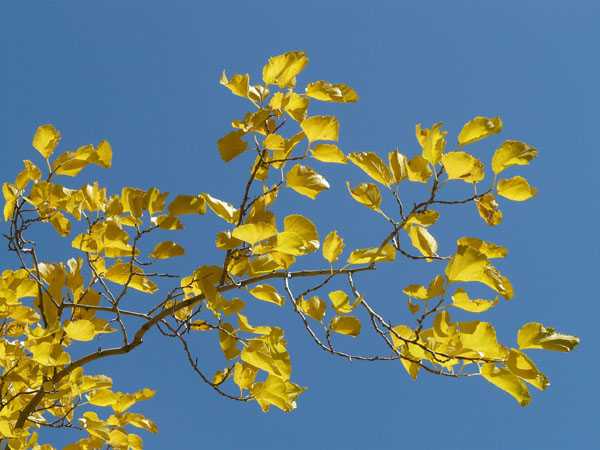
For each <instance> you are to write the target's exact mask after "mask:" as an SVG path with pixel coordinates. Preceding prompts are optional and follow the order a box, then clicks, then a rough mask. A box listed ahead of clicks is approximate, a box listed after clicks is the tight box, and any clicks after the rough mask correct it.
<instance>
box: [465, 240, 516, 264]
mask: <svg viewBox="0 0 600 450" xmlns="http://www.w3.org/2000/svg"><path fill="white" fill-rule="evenodd" d="M456 244H457V245H459V246H460V245H468V246H469V247H472V248H474V249H475V250H477V251H478V252H481V253H483V254H484V255H485V256H487V258H488V259H493V258H504V257H505V256H506V255H507V254H508V249H507V248H506V247H502V246H501V245H497V244H494V243H492V242H487V241H484V240H481V239H478V238H474V237H461V238H460V239H458V240H457V241H456Z"/></svg>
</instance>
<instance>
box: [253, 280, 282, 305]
mask: <svg viewBox="0 0 600 450" xmlns="http://www.w3.org/2000/svg"><path fill="white" fill-rule="evenodd" d="M248 292H250V294H251V295H252V296H253V297H255V298H257V299H259V300H262V301H265V302H270V303H275V304H276V305H278V306H281V305H283V297H282V296H281V295H279V292H277V289H275V288H274V287H273V286H271V285H269V284H257V285H256V286H254V287H253V288H252V289H250V290H249V291H248Z"/></svg>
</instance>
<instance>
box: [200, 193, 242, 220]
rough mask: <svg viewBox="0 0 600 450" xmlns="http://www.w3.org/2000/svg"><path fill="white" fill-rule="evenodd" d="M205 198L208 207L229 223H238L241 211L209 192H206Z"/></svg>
mask: <svg viewBox="0 0 600 450" xmlns="http://www.w3.org/2000/svg"><path fill="white" fill-rule="evenodd" d="M204 199H205V200H206V203H207V204H208V207H209V208H210V209H211V210H212V212H214V213H215V214H216V215H217V216H219V217H220V218H221V219H223V220H224V221H226V222H229V223H236V222H237V220H238V217H239V214H240V212H239V211H238V210H237V209H236V208H235V207H234V206H233V205H231V204H230V203H227V202H224V201H223V200H219V199H218V198H215V197H213V196H211V195H209V194H204Z"/></svg>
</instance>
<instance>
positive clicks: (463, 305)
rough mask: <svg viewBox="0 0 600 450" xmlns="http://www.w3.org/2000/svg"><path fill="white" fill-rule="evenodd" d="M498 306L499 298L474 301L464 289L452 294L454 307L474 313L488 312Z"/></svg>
mask: <svg viewBox="0 0 600 450" xmlns="http://www.w3.org/2000/svg"><path fill="white" fill-rule="evenodd" d="M496 304H498V298H497V297H496V299H495V300H482V299H472V298H469V294H467V292H466V291H465V290H464V289H457V290H456V292H455V293H454V294H452V306H454V307H456V308H459V309H463V310H465V311H469V312H472V313H480V312H484V311H487V310H488V309H490V308H492V307H494V306H496Z"/></svg>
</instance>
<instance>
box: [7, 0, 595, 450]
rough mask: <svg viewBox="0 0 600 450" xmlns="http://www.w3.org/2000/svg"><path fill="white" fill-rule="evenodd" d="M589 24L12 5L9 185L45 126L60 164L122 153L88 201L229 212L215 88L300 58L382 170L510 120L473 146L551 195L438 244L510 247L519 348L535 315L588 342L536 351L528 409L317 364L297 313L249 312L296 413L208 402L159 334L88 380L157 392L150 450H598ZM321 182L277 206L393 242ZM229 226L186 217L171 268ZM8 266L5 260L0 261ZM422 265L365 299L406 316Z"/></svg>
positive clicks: (536, 10) (535, 6)
mask: <svg viewBox="0 0 600 450" xmlns="http://www.w3.org/2000/svg"><path fill="white" fill-rule="evenodd" d="M599 19H600V6H599V5H598V4H597V3H596V2H592V1H578V2H559V1H545V2H542V1H508V2H494V3H492V2H476V1H453V2H443V1H437V2H432V1H422V2H399V1H378V2H375V1H373V2H358V1H344V2H342V1H328V2H316V1H303V2H283V1H279V2H275V1H266V0H265V1H261V2H242V1H230V2H221V3H218V2H193V1H171V2H160V1H144V2H142V1H126V2H124V1H121V2H117V1H105V2H75V1H66V0H64V1H45V2H32V1H21V2H5V3H3V4H2V6H0V55H2V64H1V65H0V133H1V135H2V137H3V145H2V147H3V150H2V151H1V152H0V178H1V179H2V181H4V180H9V179H12V178H13V177H14V175H15V174H16V172H17V171H18V170H20V167H21V160H22V159H34V160H35V158H37V155H35V154H34V153H35V151H34V150H33V149H32V148H31V146H30V142H31V137H32V134H33V131H34V130H35V127H36V126H37V125H39V124H42V123H53V124H55V125H56V126H57V127H58V128H59V129H60V130H61V131H62V133H63V136H64V139H63V145H62V148H63V149H67V148H73V147H75V146H78V145H81V144H85V143H96V142H98V141H99V140H100V139H102V138H106V139H108V140H109V141H110V142H111V143H112V146H113V150H114V153H115V156H114V161H113V169H111V170H110V171H107V172H106V171H105V172H101V171H96V170H90V171H89V172H87V173H86V172H84V174H83V175H81V176H80V178H79V180H76V181H75V184H76V185H78V184H82V183H84V182H87V181H90V180H92V179H96V178H97V179H99V180H100V181H101V183H103V184H104V185H106V186H108V187H109V188H111V189H113V190H116V189H119V188H120V186H122V185H124V184H126V185H130V186H139V187H142V188H148V187H150V186H154V185H157V186H160V188H161V189H162V190H166V191H170V192H173V193H197V192H210V193H213V194H214V195H216V196H218V197H220V198H224V199H227V200H230V201H232V202H235V203H237V202H238V199H239V197H240V193H241V191H240V189H241V184H242V180H243V179H244V176H245V170H246V169H245V166H244V164H242V163H241V162H237V163H232V164H230V165H227V166H226V165H225V164H223V162H222V161H221V160H220V158H219V156H218V152H217V149H216V141H217V139H219V138H220V137H221V136H222V135H224V134H225V133H226V132H228V131H229V128H228V124H229V122H230V121H231V120H232V119H235V118H238V117H241V116H242V114H243V112H244V111H245V110H246V109H245V108H247V105H245V104H244V102H243V100H242V99H239V98H236V97H234V96H232V95H231V94H230V93H229V92H228V91H227V90H226V89H224V88H223V87H222V86H220V85H219V84H218V78H219V75H220V72H221V70H222V69H227V70H228V72H229V73H236V72H250V74H251V76H252V77H254V78H255V79H256V78H257V77H258V76H259V75H260V69H261V67H262V65H263V64H264V62H265V61H266V59H267V58H268V57H269V56H271V55H274V54H278V53H281V52H284V51H287V50H296V49H299V50H305V51H306V52H307V53H308V55H309V57H310V65H309V67H308V68H307V70H306V71H305V72H304V73H303V74H302V76H301V77H300V79H299V83H300V84H303V83H306V82H309V81H312V80H316V79H325V80H330V81H337V82H346V83H348V84H349V85H351V86H353V87H354V88H355V89H356V90H357V91H358V93H359V95H360V97H361V99H360V101H359V102H358V103H357V104H353V105H337V106H333V107H331V106H330V105H326V106H324V107H323V108H322V111H323V112H324V113H334V114H337V115H338V117H339V118H340V121H341V124H342V125H341V137H340V146H341V147H342V148H343V149H344V150H345V151H347V152H349V151H363V150H373V151H377V152H380V153H381V154H384V153H386V152H387V151H389V150H391V149H392V148H394V147H396V146H398V147H399V148H400V149H401V151H405V152H406V153H409V154H414V153H415V152H416V148H417V147H416V146H417V144H416V141H415V138H414V125H415V124H416V123H417V122H422V123H423V124H425V125H430V124H431V123H433V122H435V121H443V122H444V123H445V125H446V127H447V129H449V130H450V135H451V136H456V133H457V132H458V130H459V129H460V127H461V126H462V124H463V123H464V122H466V121H467V120H469V119H470V118H472V117H473V116H475V115H488V116H492V115H500V116H501V117H502V118H503V120H504V124H505V127H504V132H503V133H502V135H501V136H499V137H494V138H492V139H490V140H489V141H484V142H482V143H480V144H477V146H476V147H474V149H476V152H480V153H479V155H480V156H481V157H482V159H484V160H486V159H487V160H489V157H490V156H491V154H492V151H493V149H494V148H495V147H496V146H497V145H498V144H499V143H500V142H501V141H502V139H505V138H515V139H521V140H524V141H526V142H528V143H530V144H531V145H534V146H535V147H537V148H538V149H539V150H540V155H539V158H538V159H537V160H536V161H535V162H534V163H533V164H532V165H531V166H529V167H526V168H524V169H518V170H515V172H514V173H515V174H516V173H519V174H523V175H525V176H527V177H528V179H530V180H531V182H532V183H533V184H534V185H535V186H537V187H538V188H539V191H540V193H539V196H538V197H537V198H535V199H534V200H532V201H530V202H527V203H524V204H521V203H510V202H503V210H504V213H505V221H504V223H503V224H502V225H501V226H500V227H498V228H495V229H488V228H485V226H484V225H483V224H482V223H481V222H480V221H479V220H478V218H477V217H476V215H475V213H474V211H473V209H472V208H471V207H468V208H467V207H464V208H463V209H456V210H454V209H451V210H448V215H449V216H450V217H449V218H448V219H447V222H445V226H439V227H438V228H437V229H436V232H437V234H436V236H437V237H438V239H439V240H440V242H444V244H443V245H445V246H447V247H446V248H450V247H451V246H452V245H453V244H452V242H453V239H455V238H456V237H457V235H456V233H459V235H462V234H472V235H475V236H481V237H484V238H488V239H490V240H492V241H495V242H498V243H501V244H503V245H506V246H508V247H509V249H510V256H509V258H508V259H507V260H506V261H504V262H503V263H502V265H501V268H502V270H503V271H504V272H505V273H506V274H507V275H508V276H509V277H510V278H511V280H512V281H513V284H514V285H515V288H516V292H517V295H516V296H515V299H514V300H513V301H512V302H511V303H506V302H504V303H502V304H501V305H500V306H499V307H497V308H496V310H494V311H493V312H491V313H490V314H489V315H488V317H486V319H489V320H492V321H494V323H496V324H497V328H498V333H499V334H500V336H501V337H502V338H503V339H504V340H505V341H506V342H507V343H510V342H514V341H511V339H514V336H515V332H516V330H517V329H518V328H519V327H520V325H521V324H523V323H525V322H528V321H532V320H536V321H540V322H543V323H545V324H547V325H550V326H555V327H556V328H558V329H559V330H561V331H565V332H569V333H573V334H577V335H579V336H580V337H581V338H582V344H581V345H580V347H579V348H577V349H576V351H574V352H573V353H572V354H557V353H549V352H546V353H544V352H542V353H535V354H534V355H533V356H534V358H535V360H536V361H537V362H538V366H539V367H540V368H541V369H542V370H544V371H545V373H546V374H547V375H548V376H549V378H550V381H551V383H552V385H551V387H550V389H549V390H547V391H546V392H542V393H540V392H537V391H536V392H534V393H533V395H534V399H533V402H532V403H531V405H530V406H529V407H527V408H525V409H522V408H520V407H519V406H518V405H517V404H516V403H515V402H514V401H513V400H512V399H511V398H510V397H509V396H508V395H506V394H504V393H503V392H501V391H499V390H497V389H495V388H494V387H493V386H491V385H489V384H487V383H485V382H484V381H483V380H481V379H479V378H471V379H468V380H462V381H458V382H457V381H455V380H448V379H440V378H438V377H432V376H422V377H421V378H420V379H419V380H418V381H417V382H413V381H411V380H410V379H409V378H408V377H407V376H406V374H405V372H404V371H403V370H402V368H401V367H399V365H397V364H387V365H385V364H384V365H371V364H359V363H352V364H350V363H348V362H345V361H337V360H333V359H332V358H331V357H329V356H328V355H325V354H323V353H319V350H318V349H317V348H316V347H315V346H314V344H313V343H312V342H310V341H309V338H308V337H307V336H306V335H305V334H303V329H302V328H301V326H300V324H299V323H298V322H297V321H295V320H294V319H295V317H293V315H292V313H291V311H290V310H289V309H285V310H277V311H276V312H273V308H263V309H260V310H258V309H257V314H260V313H262V312H264V314H266V315H267V316H268V317H269V319H272V320H274V321H275V322H276V323H279V324H281V325H284V326H286V327H287V328H288V331H287V337H288V341H289V347H290V352H291V354H292V359H293V364H294V374H295V379H296V380H297V382H298V383H300V384H302V385H304V386H308V387H309V390H308V391H307V392H306V393H305V394H304V395H303V396H302V397H301V398H300V400H299V407H298V409H297V410H296V411H294V412H293V413H291V414H287V415H286V414H282V413H280V412H279V411H276V410H273V411H272V412H270V413H268V414H263V413H261V412H260V411H259V409H258V407H257V405H256V404H254V403H252V404H247V405H243V404H238V403H235V402H228V401H226V400H224V399H222V398H220V397H218V396H216V395H215V394H214V393H213V392H212V391H211V390H210V389H209V388H208V387H207V386H206V385H204V384H202V383H200V382H199V381H198V380H197V379H196V378H195V376H194V375H193V373H192V372H191V370H190V369H189V368H188V367H187V366H186V362H185V361H184V356H183V354H182V353H181V350H180V349H179V348H178V347H177V346H176V344H175V343H173V342H166V341H164V340H163V339H159V338H158V337H157V336H151V337H150V339H149V340H148V341H147V342H146V343H145V344H144V345H143V347H142V348H140V349H139V350H137V351H136V352H135V353H133V354H131V355H130V357H128V358H120V359H114V360H107V361H105V362H103V363H102V364H98V366H96V367H94V369H95V370H98V371H102V372H104V373H107V374H109V375H111V376H113V377H114V379H115V387H116V388H117V389H122V390H129V389H137V388H141V387H142V386H149V387H152V388H155V389H156V390H157V391H158V394H157V396H156V398H155V399H153V400H151V401H149V402H146V404H144V405H141V407H140V408H139V410H141V411H144V412H145V413H147V414H148V416H150V417H152V418H153V419H154V420H155V421H156V422H157V423H158V425H159V428H160V432H159V434H158V435H156V436H151V435H144V439H145V443H146V448H148V449H171V448H201V447H202V448H204V447H205V448H213V447H218V448H221V449H259V448H260V449H275V448H281V447H285V448H287V449H290V450H292V449H301V448H302V449H305V448H314V449H396V448H401V447H414V446H419V448H421V449H485V450H487V449H494V450H497V449H571V448H591V447H592V446H593V445H596V443H597V442H598V439H599V438H600V434H599V432H598V427H597V417H598V414H597V404H598V401H599V400H600V398H599V394H598V389H597V384H596V382H597V378H598V377H597V373H598V370H599V368H600V367H599V366H598V363H597V359H596V355H597V349H596V345H597V344H598V339H597V334H596V333H597V319H596V318H597V316H598V313H599V312H600V311H599V308H598V303H597V290H596V289H595V287H594V286H595V280H596V278H597V276H598V275H597V270H598V258H599V257H600V245H599V244H598V240H597V230H598V218H599V214H600V211H599V208H598V201H597V193H598V192H599V188H600V182H599V181H598V178H597V166H596V164H598V163H599V162H600V158H599V157H598V153H597V139H596V138H595V135H596V133H595V132H594V131H593V130H594V127H595V126H596V119H597V117H598V112H597V105H598V101H599V100H600V98H599V95H598V94H599V89H598V87H597V84H598V81H597V80H598V79H599V75H600V70H599V67H600V66H599V63H598V58H597V56H596V55H597V44H598V42H600V32H599V31H598V27H597V23H598V20H599ZM323 172H324V173H325V174H327V175H330V176H331V179H332V180H333V181H334V182H335V183H337V184H335V185H334V188H335V189H332V191H331V192H330V193H327V195H326V196H323V198H322V199H320V200H319V201H317V202H310V201H309V200H307V199H306V200H305V199H303V198H300V197H299V196H297V195H295V194H293V193H285V194H284V195H283V196H282V199H281V202H282V203H283V202H284V201H286V202H287V204H288V205H289V206H288V207H287V208H286V211H289V212H302V213H305V214H307V215H310V216H311V217H312V218H314V219H315V221H316V222H317V225H318V227H319V230H320V231H321V234H322V235H324V234H325V233H326V232H327V231H328V230H330V229H332V228H334V227H336V228H338V229H339V230H340V231H341V233H342V235H343V236H344V237H345V238H346V239H347V241H348V243H349V245H351V246H353V247H361V246H368V245H370V244H373V242H368V240H369V238H370V237H371V236H378V234H377V233H380V234H381V233H383V232H384V231H383V230H384V228H383V227H382V225H381V224H379V223H377V224H375V225H373V224H374V223H375V222H376V218H375V217H374V216H373V214H372V213H371V212H370V211H368V210H366V208H361V207H360V206H359V205H357V204H355V203H353V202H352V201H351V200H350V199H348V196H347V194H345V193H344V189H343V181H344V180H345V179H350V180H352V181H353V182H354V181H359V180H360V181H365V180H364V177H362V176H361V175H360V174H359V173H358V171H357V170H355V169H353V168H351V167H342V168H339V167H335V168H333V169H332V168H330V167H328V168H325V169H323ZM336 172H337V173H338V174H337V175H336ZM465 192H466V191H465ZM219 226H222V225H221V224H219V223H218V221H217V220H216V219H212V218H210V217H208V216H206V217H203V218H201V219H198V220H197V221H195V222H194V221H190V222H189V224H188V231H187V233H186V234H185V235H184V236H182V238H181V240H182V241H183V242H184V243H186V244H187V245H188V255H187V256H186V257H185V258H183V259H182V260H181V261H180V262H177V263H174V264H173V267H169V268H170V269H172V270H174V271H181V272H185V271H188V272H189V271H190V270H192V269H193V268H194V267H196V266H198V265H201V264H210V263H213V262H217V261H219V259H217V258H219V255H218V254H217V253H216V251H215V250H214V249H213V245H212V239H213V238H212V236H213V234H212V233H214V232H216V231H218V230H219V228H218V227H219ZM457 230H459V231H457ZM463 230H464V231H463ZM48 239H49V241H48V242H46V243H45V244H44V246H45V249H46V251H47V255H48V257H47V259H50V260H52V259H58V258H63V257H67V255H68V253H66V252H65V249H64V244H62V243H61V242H59V239H58V238H57V237H55V236H53V235H52V234H48ZM50 239H51V240H50ZM373 239H375V238H373ZM61 245H62V246H61ZM0 262H2V265H3V267H11V266H12V265H13V264H14V261H12V260H10V259H9V257H8V256H7V255H6V254H3V255H1V256H0ZM437 267H438V269H439V266H437ZM432 270H435V269H432V268H431V267H430V266H428V265H427V264H426V263H423V264H416V265H414V264H396V265H394V266H393V268H389V269H385V270H384V271H383V272H382V273H381V274H377V276H375V275H369V276H366V277H365V278H364V279H363V280H361V286H364V288H363V290H364V291H365V294H366V295H367V298H369V299H372V302H374V303H375V304H378V305H379V304H380V305H381V307H382V308H383V309H385V310H386V311H390V312H394V313H395V314H397V316H396V317H399V318H402V317H404V319H405V320H408V319H407V317H408V314H407V312H406V308H405V304H404V299H403V298H401V297H402V296H401V294H400V290H401V288H402V287H404V286H405V285H406V284H409V283H411V282H425V281H426V280H428V278H429V276H430V274H431V273H433V272H432ZM136 301H140V302H142V301H146V302H147V301H149V300H148V299H145V298H143V297H140V298H139V299H136ZM268 306H269V305H268ZM256 317H260V316H259V315H257V316H256ZM258 320H259V321H260V319H258ZM484 320H485V319H484ZM342 339H343V338H342ZM343 342H344V344H343V345H348V348H352V345H353V344H352V342H350V341H349V340H348V339H346V341H343ZM594 343H596V344H594ZM205 345H207V346H210V345H211V344H210V343H209V342H206V343H205ZM356 345H357V346H358V347H361V344H356ZM200 351H203V349H202V347H200ZM211 355H212V352H211V351H210V350H207V356H206V358H207V364H210V363H214V362H217V361H218V359H217V358H216V357H214V356H211ZM214 368H218V367H214ZM51 438H52V439H53V440H54V442H55V443H56V444H57V445H61V444H62V443H64V442H66V441H64V436H59V435H52V437H51Z"/></svg>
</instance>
